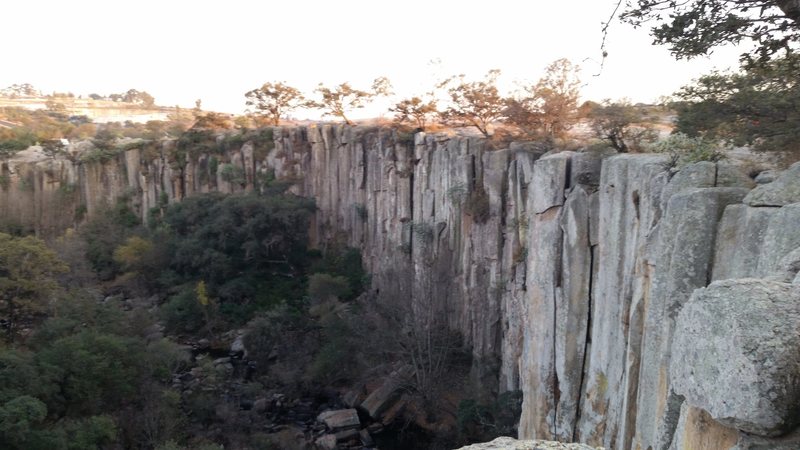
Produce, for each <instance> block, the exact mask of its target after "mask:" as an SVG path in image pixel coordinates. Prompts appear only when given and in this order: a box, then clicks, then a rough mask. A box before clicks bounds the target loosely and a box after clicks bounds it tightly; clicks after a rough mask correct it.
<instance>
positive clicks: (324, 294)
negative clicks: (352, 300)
mask: <svg viewBox="0 0 800 450" xmlns="http://www.w3.org/2000/svg"><path fill="white" fill-rule="evenodd" d="M351 293H352V291H351V290H350V283H349V280H348V279H347V278H345V277H342V276H333V275H330V274H327V273H315V274H313V275H311V276H310V277H309V278H308V295H309V296H310V297H311V298H313V299H315V300H318V301H324V300H329V299H331V298H337V299H346V298H348V297H350V295H351Z"/></svg>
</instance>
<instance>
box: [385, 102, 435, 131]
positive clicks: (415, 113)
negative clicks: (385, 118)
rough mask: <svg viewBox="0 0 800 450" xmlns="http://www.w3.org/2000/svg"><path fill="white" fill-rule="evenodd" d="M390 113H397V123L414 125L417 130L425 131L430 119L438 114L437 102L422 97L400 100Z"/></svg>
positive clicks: (390, 109)
mask: <svg viewBox="0 0 800 450" xmlns="http://www.w3.org/2000/svg"><path fill="white" fill-rule="evenodd" d="M389 111H390V112H393V113H395V122H396V123H399V124H405V123H409V122H410V123H413V124H414V125H415V126H416V127H417V128H419V129H421V130H424V129H425V125H427V124H428V121H429V120H430V118H431V117H432V116H433V115H434V114H436V112H437V109H436V100H434V99H431V98H428V99H423V98H421V97H417V96H414V97H411V98H406V99H403V100H400V101H399V102H397V103H396V104H395V105H394V106H393V107H391V108H389Z"/></svg>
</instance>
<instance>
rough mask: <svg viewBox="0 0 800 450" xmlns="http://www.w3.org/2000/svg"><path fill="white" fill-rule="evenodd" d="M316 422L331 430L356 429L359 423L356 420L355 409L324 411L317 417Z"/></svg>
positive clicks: (356, 413)
mask: <svg viewBox="0 0 800 450" xmlns="http://www.w3.org/2000/svg"><path fill="white" fill-rule="evenodd" d="M317 421H319V422H322V423H324V424H325V426H327V427H328V428H329V429H331V430H334V431H336V430H342V429H345V428H358V427H359V426H361V421H360V420H359V419H358V412H356V410H355V409H338V410H335V411H325V412H323V413H321V414H320V415H319V416H317Z"/></svg>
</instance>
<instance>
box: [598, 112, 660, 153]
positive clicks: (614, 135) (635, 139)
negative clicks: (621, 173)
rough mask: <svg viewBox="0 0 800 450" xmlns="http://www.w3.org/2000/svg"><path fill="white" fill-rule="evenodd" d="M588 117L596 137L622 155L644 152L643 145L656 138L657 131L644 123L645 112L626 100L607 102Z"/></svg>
mask: <svg viewBox="0 0 800 450" xmlns="http://www.w3.org/2000/svg"><path fill="white" fill-rule="evenodd" d="M588 116H589V120H590V123H591V127H592V131H593V132H594V135H595V136H596V137H598V138H600V139H602V140H605V141H607V142H608V143H609V144H610V145H611V147H613V148H614V149H616V150H617V151H618V152H620V153H627V152H639V151H642V149H643V144H645V143H647V142H651V141H653V140H654V139H655V138H656V134H655V131H654V130H653V129H652V128H651V127H649V126H647V125H646V124H645V123H644V122H645V121H646V120H647V117H646V115H645V113H644V112H643V110H642V109H640V108H637V107H636V106H633V105H631V104H630V103H629V102H628V101H625V100H623V101H620V102H611V101H610V100H605V101H604V102H603V104H602V105H598V106H596V107H594V108H593V109H592V110H591V111H590V112H589V113H588Z"/></svg>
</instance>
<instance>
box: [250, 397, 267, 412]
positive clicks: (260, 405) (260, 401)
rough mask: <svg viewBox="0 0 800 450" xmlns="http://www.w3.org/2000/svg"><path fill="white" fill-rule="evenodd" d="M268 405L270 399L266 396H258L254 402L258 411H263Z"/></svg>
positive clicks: (255, 409)
mask: <svg viewBox="0 0 800 450" xmlns="http://www.w3.org/2000/svg"><path fill="white" fill-rule="evenodd" d="M267 405H269V401H268V400H267V399H266V398H264V397H260V398H257V399H256V400H255V401H254V402H253V411H254V412H257V413H262V412H264V411H266V410H267Z"/></svg>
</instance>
